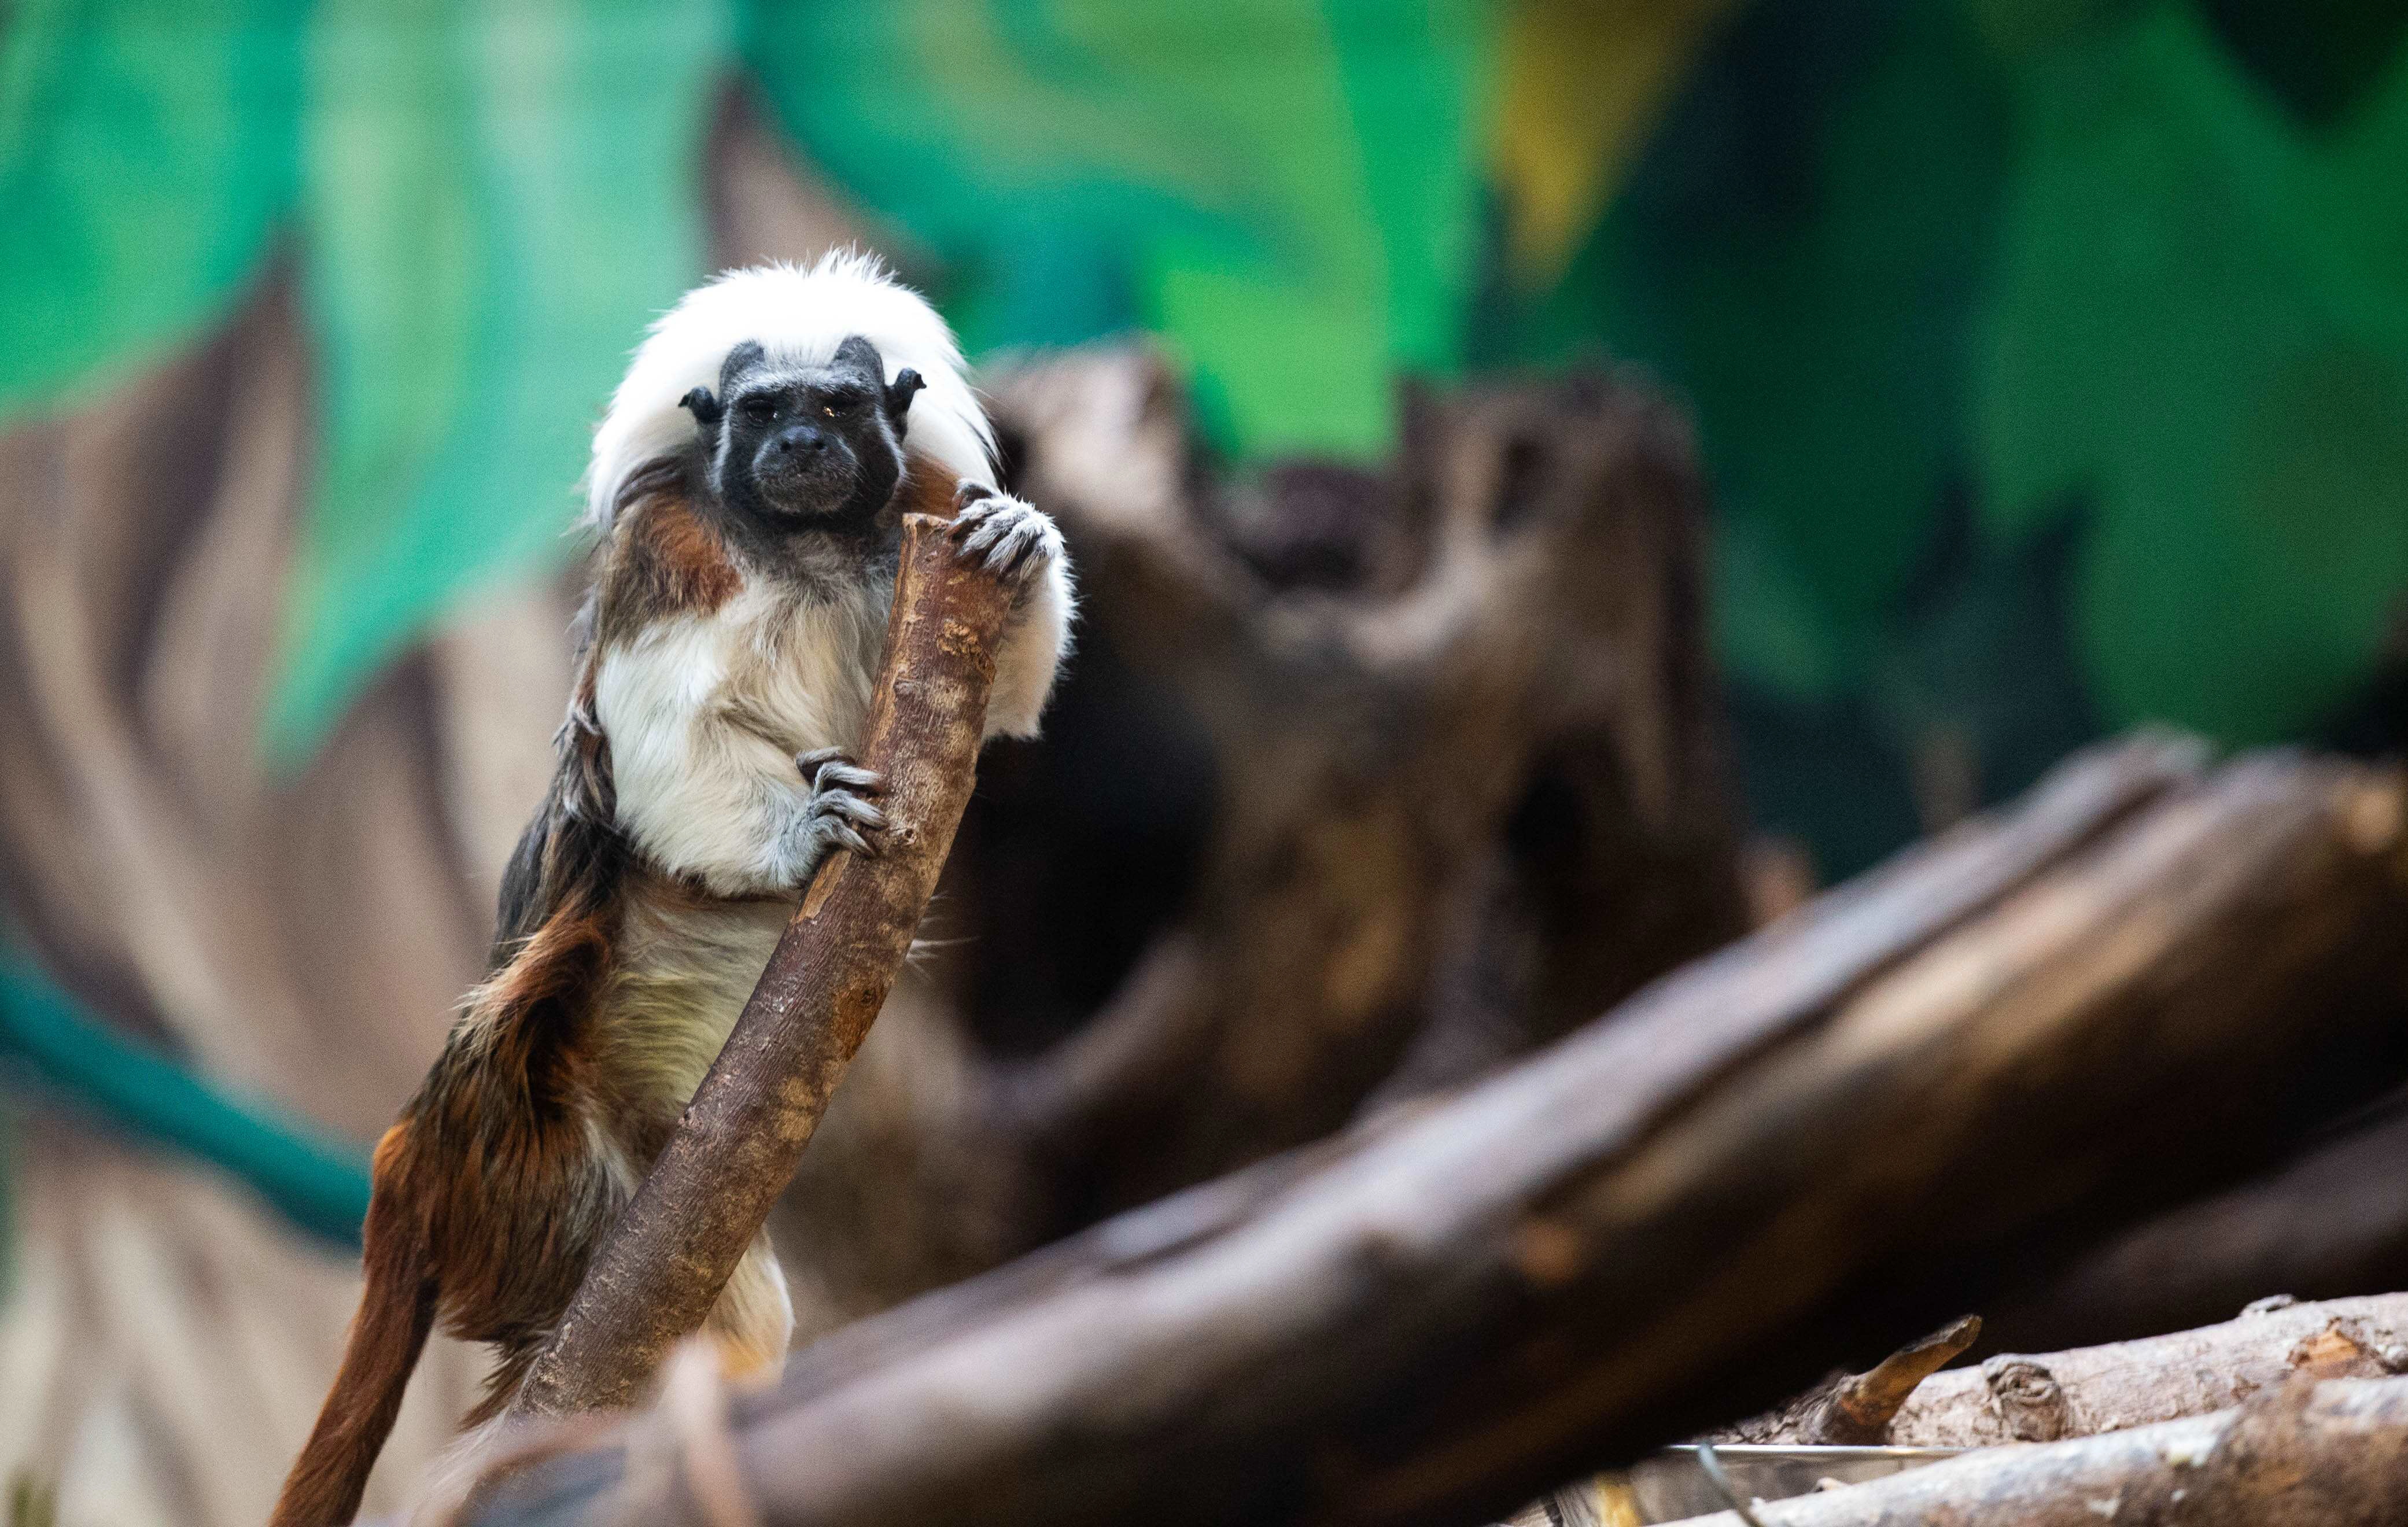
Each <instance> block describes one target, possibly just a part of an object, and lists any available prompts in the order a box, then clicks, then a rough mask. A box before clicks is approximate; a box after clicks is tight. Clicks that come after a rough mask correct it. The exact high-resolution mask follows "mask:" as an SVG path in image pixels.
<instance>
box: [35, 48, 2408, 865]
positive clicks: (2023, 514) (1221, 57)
mask: <svg viewBox="0 0 2408 1527" xmlns="http://www.w3.org/2000/svg"><path fill="white" fill-rule="evenodd" d="M2402 15H2403V12H2402V10H2401V7H2398V6H2396V5H2357V4H2348V3H2343V0H2291V3H2283V0H1754V3H1740V0H1524V3H1508V0H1498V3H1497V4H1490V5H1483V4H1479V3H1476V0H1155V3H1151V4H1143V3H1133V0H897V3H894V4H889V5H882V6H863V5H859V4H856V3H848V0H783V3H771V0H757V3H750V4H746V3H737V0H725V3H721V4H639V3H636V0H490V3H480V4H473V5H472V4H468V3H466V0H453V3H449V4H446V3H441V0H418V3H390V0H212V3H208V4H203V3H201V0H191V3H187V4H177V3H173V0H116V3H108V0H18V3H16V4H14V5H12V6H9V7H7V8H6V10H5V11H0V422H5V421H7V420H10V419H18V418H22V417H26V416H28V415H33V414H38V413H40V412H42V411H44V410H48V409H54V408H61V407H73V406H74V405H75V404H76V403H77V402H78V401H79V400H81V399H87V398H90V397H92V396H93V395H94V394H95V393H97V392H101V391H103V390H105V389H107V388H108V387H109V386H110V385H112V383H114V382H115V381H117V380H119V379H121V378H123V377H124V376H126V375H127V374H128V373H129V372H130V371H131V370H133V369H135V368H138V367H140V366H142V365H144V364H148V363H150V362H151V361H154V360H156V359H157V358H158V357H160V356H161V355H163V354H165V353H166V352H167V351H169V350H172V349H173V348H174V347H176V346H178V345H179V344H182V343H184V342H186V341H188V340H190V339H191V338H193V336H194V335H199V334H201V333H204V332H206V331H208V329H209V328H210V327H211V325H213V324H215V323H217V322H219V321H221V320H222V319H223V318H224V316H225V315H226V313H227V311H228V310H229V307H230V306H231V305H232V304H233V303H234V302H235V301H236V300H237V298H238V296H239V294H240V293H242V292H243V291H244V290H245V289H246V286H247V283H249V282H251V281H252V280H253V279H254V278H256V277H258V275H259V274H260V272H261V271H262V269H263V267H264V266H265V264H267V263H268V262H270V261H275V260H284V261H289V262H291V264H292V267H293V268H294V269H295V270H296V271H297V273H298V276H299V279H300V283H301V290H302V292H303V293H304V299H305V307H306V312H307V316H308V321H309V323H310V325H311V327H312V331H313V338H314V342H315V346H316V350H317V352H318V356H319V365H318V368H317V378H318V380H317V385H318V387H319V388H320V390H321V397H320V400H319V402H320V407H319V415H318V417H319V418H320V420H321V421H322V433H323V439H322V446H321V449H320V450H319V451H318V453H317V455H316V461H317V463H318V466H317V472H318V478H317V482H316V485H315V490H314V493H313V498H312V506H313V509H312V518H311V521H310V525H309V535H308V544H307V547H306V549H305V555H304V556H303V558H302V559H301V561H300V563H299V564H298V565H297V567H296V568H295V569H294V573H293V574H292V578H293V586H292V588H291V590H290V598H289V601H288V607H289V609H290V612H291V615H290V621H289V638H288V642H287V651H288V653H289V654H290V655H289V656H288V658H287V659H286V662H285V666H284V671H283V675H282V680H281V685H280V689H279V704H278V706H277V707H276V709H275V712H274V715H273V717H272V720H271V725H270V735H269V736H268V737H267V738H265V739H264V745H265V746H267V747H270V748H272V749H277V750H279V751H280V752H281V753H283V754H285V755H286V756H288V757H289V756H292V755H294V754H296V753H298V752H301V751H304V750H306V749H308V748H309V747H310V746H311V745H312V743H313V742H314V740H315V739H316V738H318V737H319V736H321V735H322V734H323V732H324V730H325V728H326V727H327V725H328V723H329V722H330V721H331V720H332V719H333V718H334V717H335V716H337V714H338V713H339V712H340V710H341V707H342V706H344V704H345V703H346V701H347V700H348V699H349V698H350V697H351V695H353V694H354V693H356V692H358V690H359V688H360V686H361V684H362V682H363V680H364V679H365V678H366V676H368V675H369V674H370V673H372V672H373V671H374V669H375V668H376V666H377V664H380V662H382V661H384V660H385V659H387V658H388V657H389V656H391V654H393V653H394V651H395V650H396V649H398V648H399V647H400V646H401V645H402V644H404V643H405V642H407V641H408V640H409V637H410V636H411V635H413V634H414V633H415V632H417V631H418V630H420V629H421V628H422V627H423V626H424V624H425V623H426V622H427V621H430V620H432V619H434V618H436V617H437V616H438V615H439V614H441V613H442V612H443V611H444V610H446V609H447V608H449V607H452V606H453V605H455V604H456V603H458V602H459V601H462V600H465V599H472V598H474V597H475V596H476V594H477V592H478V591H479V590H480V589H482V588H485V587H489V586H491V585H492V584H493V583H494V582H495V580H497V579H504V578H515V577H521V576H524V575H526V574H527V573H528V572H529V571H530V570H531V569H533V568H534V567H535V566H537V565H538V564H541V563H542V562H544V561H546V560H547V559H551V558H554V557H557V556H559V555H560V554H561V553H562V550H563V543H562V541H561V539H560V536H559V534H558V533H559V530H560V527H561V526H562V524H563V523H564V522H565V521H566V517H567V514H568V510H569V505H570V502H571V491H572V486H573V483H574V480H575V478H576V476H577V473H578V470H579V467H580V464H581V452H582V442H583V436H584V434H585V431H586V429H587V427H588V426H589V424H590V422H591V421H592V419H593V417H594V415H595V411H596V409H597V407H598V405H599V403H600V401H601V399H602V398H603V396H604V394H605V392H607V390H608V388H609V384H610V381H611V379H612V378H613V376H614V373H615V371H616V369H617V368H618V366H619V365H620V364H621V363H622V360H623V357H624V352H625V350H626V349H627V347H628V345H629V344H630V342H631V341H632V339H633V337H634V335H635V332H636V329H637V327H638V322H639V321H640V320H641V319H642V318H643V317H644V316H645V315H646V314H648V313H650V312H652V311H653V310H655V309H657V308H659V307H662V306H664V305H666V304H667V302H668V301H670V300H671V299H672V298H673V297H674V296H675V295H676V293H678V292H679V291H680V290H681V288H682V287H683V286H685V285H686V284H688V283H690V282H691V281H693V280H694V279H695V278H697V277H699V276H700V275H702V274H703V273H704V266H703V252H702V251H703V235H702V228H701V221H702V212H701V208H702V193H701V172H702V164H703V157H704V136H705V133H706V130H707V126H708V123H709V121H710V115H711V112H712V110H713V107H714V105H715V103H716V101H717V100H718V98H719V93H720V92H722V91H723V90H724V89H726V88H728V87H729V86H730V85H731V84H732V83H739V82H740V83H741V84H743V85H744V86H745V87H746V88H749V89H750V90H752V91H753V93H754V95H755V98H756V99H757V100H758V101H759V102H761V103H762V104H763V105H764V107H765V108H766V111H767V116H768V117H769V119H770V120H771V121H774V122H775V124H776V125H777V128H778V129H779V130H780V131H781V132H783V133H785V134H787V135H789V136H791V138H792V139H793V140H794V141H795V142H796V145H797V146H798V147H799V148H800V149H801V150H803V151H804V153H805V154H806V155H807V156H808V158H809V160H810V163H812V164H815V165H817V166H818V167H819V168H820V169H821V170H822V171H823V172H824V173H825V174H826V175H827V176H829V177H830V178H832V179H834V180H835V181H836V182H837V183H838V185H839V187H840V188H841V189H842V190H843V191H844V192H845V193H847V194H848V195H849V196H850V197H851V198H852V199H853V201H854V202H856V203H857V204H858V205H860V206H862V207H866V208H867V209H868V210H869V211H870V212H871V213H872V214H873V215H874V216H875V217H877V218H878V219H880V220H882V222H883V224H884V225H885V226H887V227H888V228H890V229H892V230H893V231H894V232H895V234H896V236H897V237H898V238H900V239H902V240H904V241H906V242H907V243H908V245H909V247H910V249H911V250H912V251H913V252H914V254H915V256H916V257H917V260H918V262H919V264H918V266H917V267H915V268H922V269H925V270H927V271H929V272H931V273H932V275H933V278H934V279H935V280H936V282H937V284H938V285H939V296H940V297H941V298H942V300H943V302H944V305H945V306H946V307H947V308H948V310H949V312H950V313H951V314H952V316H953V318H954V320H955V321H956V322H957V323H958V324H959V325H960V327H961V328H962V330H963V332H964V335H965V336H966V338H967V339H968V343H969V345H970V346H971V348H972V349H973V350H990V349H994V348H996V347H1001V346H1008V345H1016V344H1024V343H1030V342H1060V341H1071V340H1078V339H1082V338H1087V337H1091V336H1094V335H1101V334H1106V333H1111V332H1114V331H1118V330H1123V329H1127V328H1131V327H1144V328H1148V329H1152V330H1154V331H1157V332H1159V333H1161V334H1163V335H1166V336H1167V337H1168V340H1169V341H1170V343H1171V344H1172V346H1173V347H1174V349H1175V351H1176V353H1177V354H1178V355H1179V356H1181V357H1182V358H1183V364H1186V365H1187V366H1188V367H1189V368H1190V370H1191V372H1192V374H1193V376H1194V378H1195V380H1196V383H1197V391H1198V395H1199V398H1200V399H1201V402H1202V405H1203V407H1204V409H1205V413H1206V421H1207V424H1208V426H1209V427H1210V428H1211V431H1212V432H1213V433H1214V434H1215V435H1216V436H1218V437H1219V439H1220V440H1221V441H1222V442H1223V443H1224V444H1225V445H1226V446H1227V447H1228V448H1229V449H1231V450H1233V451H1235V452H1236V453H1238V454H1239V455H1240V456H1241V457H1246V458H1255V459H1259V458H1261V457H1264V456H1267V455H1270V454H1275V453H1283V452H1290V451H1297V450H1308V451H1316V452H1325V453H1330V454H1335V455H1340V456H1360V455H1366V454H1370V453H1375V452H1377V451H1378V450H1381V449H1382V448H1383V445H1384V443H1385V436H1386V433H1387V431H1388V429H1389V412H1388V397H1389V389H1390V386H1391V378H1392V377H1393V375H1394V374H1395V373H1396V372H1397V371H1398V369H1400V368H1410V369H1412V370H1417V371H1423V372H1429V373H1435V374H1439V375H1451V374H1458V373H1461V372H1462V371H1464V370H1466V369H1467V368H1473V369H1477V368H1487V367H1493V366H1507V365H1518V364H1550V363H1555V362H1560V361H1563V360H1566V359H1568V358H1570V357H1573V356H1576V355H1579V354H1581V353H1584V352H1593V351H1598V350H1611V351H1613V352H1615V353H1618V354H1621V355H1624V356H1627V357H1630V358H1633V359H1636V360H1638V361H1640V362H1642V363H1644V364H1646V365H1648V366H1649V367H1650V368H1652V369H1653V370H1655V371H1656V373H1657V374H1658V375H1659V376H1661V377H1662V378H1664V379H1665V380H1666V381H1667V382H1669V383H1670V384H1671V385H1672V386H1674V387H1675V388H1677V389H1679V390H1680V391H1681V392H1684V394H1685V395H1686V396H1687V397H1688V398H1689V399H1690V401H1691V402H1692V403H1693V404H1694V407H1695V409H1696V412H1697V415H1698V418H1699V422H1700V426H1701V430H1702V434H1703V438H1704V441H1705V447H1706V450H1707V454H1708V457H1709V460H1710V462H1711V464H1712V465H1713V469H1714V471H1715V474H1716V477H1717V479H1718V483H1719V487H1720V491H1721V495H1722V505H1723V510H1724V516H1723V525H1722V539H1721V543H1720V547H1719V553H1718V555H1719V561H1718V576H1719V582H1720V588H1719V609H1720V620H1721V629H1720V640H1721V645H1722V651H1723V657H1724V659H1725V662H1726V664H1727V669H1728V671H1729V672H1730V674H1731V676H1732V681H1733V689H1734V696H1735V705H1736V706H1737V711H1738V714H1739V716H1740V718H1741V721H1742V740H1743V750H1744V752H1745V753H1746V756H1747V760H1748V773H1749V785H1750V789H1751V793H1752V796H1753V799H1754V800H1755V803H1756V809H1757V812H1758V815H1759V817H1760V818H1762V819H1763V820H1764V821H1766V822H1767V823H1768V824H1769V825H1772V826H1775V827H1781V828H1785V829H1788V830H1791V831H1794V832H1797V833H1799V834H1800V835H1803V836H1804V837H1806V838H1807V839H1808V840H1809V841H1810V842H1811V843H1813V846H1814V847H1815V849H1817V851H1818V854H1819V856H1820V858H1821V860H1822V862H1823V864H1824V867H1825V869H1826V871H1827V872H1829V873H1840V872H1844V871H1846V870H1849V869H1852V868H1854V867H1856V866H1857V865H1859V864H1861V863H1865V862H1867V861H1868V860H1870V859H1871V857H1873V856H1875V855H1876V854H1878V853H1879V852H1881V851H1884V850H1885V849H1887V848H1888V847H1890V846H1892V845H1894V844H1895V843H1896V842H1898V841H1900V840H1901V839H1903V838H1904V837H1905V836H1907V835H1910V834H1911V833H1912V832H1913V831H1914V826H1915V821H1914V814H1913V809H1912V801H1913V798H1914V797H1913V792H1912V790H1911V785H1912V783H1913V781H1914V780H1916V779H1918V778H1928V773H1929V765H1930V764H1931V762H1932V761H1933V760H1935V759H1937V760H1942V761H1945V760H1950V759H1954V760H1957V761H1958V762H1959V764H1960V765H1961V766H1962V767H1963V768H1966V769H1970V771H1971V780H1972V784H1973V787H1974V788H1975V789H1977V790H1978V791H1979V792H1981V793H1984V794H1988V795H1995V794H1998V793H2000V792H2005V791H2008V790H2011V789H2013V788H2014V787H2016V786H2018V785H2020V784H2021V783H2022V782H2024V780H2026V779H2027V778H2029V776H2030V775H2031V774H2032V773H2033V772H2034V771H2036V770H2037V769H2038V768H2039V767H2040V766H2042V764H2044V763H2045V762H2046V761H2047V760H2048V759H2050V758H2052V757H2054V756H2055V755H2056V754H2057V753H2058V752H2060V751H2061V750H2062V749H2065V748H2066V747H2068V746H2070V745H2071V744H2073V743H2075V742H2077V741H2079V740H2081V739H2082V738H2084V737H2086V736H2088V735H2094V734H2096V733H2098V732H2100V731H2101V730H2104V729H2110V728H2114V727H2120V726H2123V725H2127V724H2129V723H2132V722H2135V721H2143V720H2147V719H2165V720H2170V721H2176V722H2180V723H2183V724H2186V725H2190V726H2195V727H2199V728H2201V729H2204V730H2206V731H2208V732H2210V733H2212V734H2214V735H2217V736H2219V737H2221V738H2224V739H2227V740H2229V741H2232V742H2236V743H2240V742H2256V741H2261V740H2266V739H2270V738H2276V737H2284V736H2319V735H2334V734H2336V733H2339V732H2349V733H2352V734H2353V735H2361V736H2372V737H2374V738H2376V739H2378V740H2379V739H2382V738H2384V737H2396V736H2397V735H2398V731H2397V729H2398V725H2399V718H2398V715H2397V707H2396V705H2395V706H2394V708H2392V709H2390V710H2386V709H2383V708H2382V706H2380V704H2379V703H2378V699H2377V697H2378V696H2379V695H2380V694H2381V693H2383V692H2384V690H2383V689H2382V685H2381V682H2380V673H2381V664H2382V663H2383V662H2384V661H2385V659H2384V654H2385V652H2386V642H2390V643H2393V644H2394V649H2393V650H2394V658H2393V661H2395V662H2396V661H2397V653H2396V648H2397V644H2398V640H2399V635H2398V634H2399V632H2400V629H2401V619H2402V610H2403V592H2408V190H2403V187H2408V59H2403V50H2402V48H2401V21H2402Z"/></svg>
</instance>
